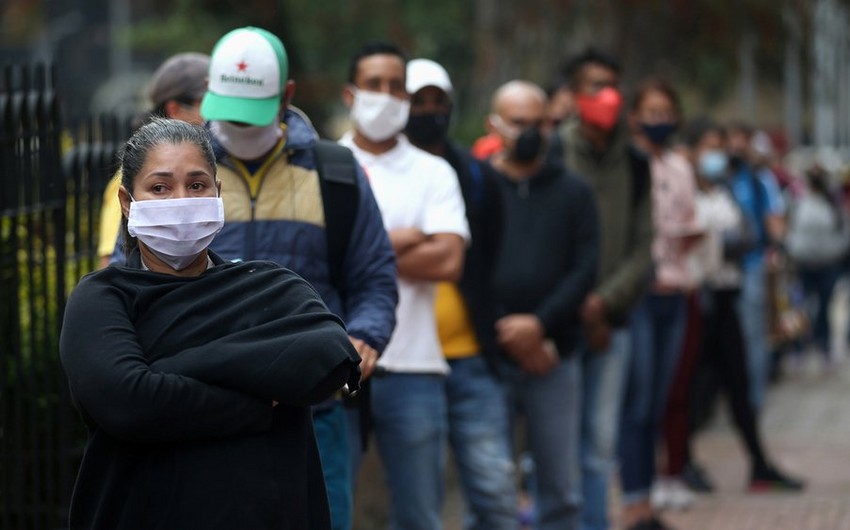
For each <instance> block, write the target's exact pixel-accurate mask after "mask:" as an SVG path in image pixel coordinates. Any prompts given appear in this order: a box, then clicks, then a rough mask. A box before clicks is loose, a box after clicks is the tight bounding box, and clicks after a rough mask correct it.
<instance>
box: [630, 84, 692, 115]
mask: <svg viewBox="0 0 850 530" xmlns="http://www.w3.org/2000/svg"><path fill="white" fill-rule="evenodd" d="M650 92H659V93H661V94H663V95H664V97H666V98H667V99H669V100H670V103H672V104H673V111H674V112H675V113H676V116H677V117H678V118H679V119H681V117H682V103H681V100H680V99H679V93H678V92H677V91H676V89H675V88H673V85H672V84H670V82H668V81H667V80H666V79H663V78H661V77H657V76H653V77H648V78H646V79H644V80H643V81H641V82H640V84H639V85H638V86H637V89H635V93H634V97H633V98H632V111H636V110H637V109H638V108H639V107H640V105H641V103H643V100H644V98H646V96H647V95H648V94H649V93H650Z"/></svg>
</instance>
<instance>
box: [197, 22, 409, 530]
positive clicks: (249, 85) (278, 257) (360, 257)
mask: <svg viewBox="0 0 850 530" xmlns="http://www.w3.org/2000/svg"><path fill="white" fill-rule="evenodd" d="M287 76H288V59H287V56H286V51H285V49H284V47H283V44H282V43H281V41H280V39H278V38H277V37H276V36H274V35H273V34H271V33H269V32H268V31H265V30H263V29H259V28H253V27H246V28H240V29H237V30H234V31H231V32H230V33H228V34H226V35H225V36H224V37H222V38H221V40H219V42H218V43H217V44H216V46H215V48H214V49H213V52H212V56H211V60H210V70H209V85H208V89H207V93H206V95H205V96H204V99H203V102H202V104H201V115H202V116H203V117H204V118H205V119H206V120H209V122H208V126H209V130H210V132H211V135H212V138H213V146H214V149H215V150H216V154H217V159H218V160H217V162H218V177H219V179H220V181H221V183H222V186H221V196H222V199H223V201H224V208H225V219H226V222H225V225H224V228H223V230H222V231H221V232H220V233H219V235H218V236H217V237H216V239H215V241H214V242H213V244H212V245H211V247H210V248H212V249H213V250H214V251H215V252H217V253H218V254H219V255H220V256H222V257H224V258H226V259H234V260H236V259H241V260H252V259H265V260H270V261H274V262H276V263H279V264H281V265H283V266H285V267H288V268H290V269H292V270H293V271H295V272H297V273H298V274H300V275H301V276H303V277H304V278H305V279H306V280H307V281H309V282H310V283H311V284H312V285H313V287H315V288H316V290H317V291H318V292H319V294H320V295H321V297H322V299H323V300H324V302H325V304H327V306H328V308H329V309H330V310H331V311H332V312H334V313H336V314H337V315H339V316H340V317H341V318H342V319H343V320H344V321H345V324H346V328H347V329H348V333H349V335H350V337H351V342H352V343H353V344H354V346H355V348H356V349H357V351H358V353H359V354H360V356H361V358H362V362H361V365H360V368H361V371H362V373H363V377H364V378H366V377H368V376H369V375H370V374H371V373H372V370H373V369H374V367H375V364H376V362H377V358H378V353H379V352H381V351H382V350H383V349H384V347H385V346H386V344H387V342H388V341H389V338H390V335H391V333H392V331H393V328H394V326H395V306H396V302H397V299H398V294H397V289H396V281H395V278H396V268H395V257H394V253H393V250H392V247H391V246H390V243H389V239H388V237H387V234H386V232H385V230H384V226H383V222H382V218H381V214H380V211H379V210H378V206H377V204H376V202H375V199H374V197H373V195H372V191H371V190H370V188H369V186H368V184H367V183H366V179H365V176H364V174H363V171H362V169H360V167H359V166H358V165H357V164H356V163H355V162H354V158H353V157H352V155H351V153H350V152H349V151H348V150H345V149H343V148H340V147H338V146H335V145H330V146H329V145H328V144H327V143H325V142H320V141H319V139H318V135H317V133H316V131H315V129H314V128H313V126H312V125H311V123H310V121H309V120H308V119H307V117H306V116H304V115H303V114H302V113H301V112H300V111H299V110H298V109H296V108H294V107H292V106H290V105H289V102H290V100H291V99H292V96H293V94H294V92H295V83H294V81H292V80H289V79H288V77H287ZM281 118H282V119H281ZM329 150H330V151H329ZM319 168H321V169H319ZM340 168H342V170H340ZM313 421H314V425H315V427H314V428H315V430H316V437H317V440H318V442H319V450H320V453H321V459H322V467H323V471H324V474H325V482H326V486H327V490H328V498H329V499H330V509H331V519H332V521H333V528H335V529H345V530H347V529H349V528H350V527H351V513H352V483H353V481H352V478H351V474H352V472H351V460H350V456H349V441H348V427H347V423H346V417H345V412H344V410H343V408H342V404H341V402H340V401H339V399H336V400H333V401H332V402H329V403H325V404H323V405H320V406H318V407H316V408H315V409H314V411H313Z"/></svg>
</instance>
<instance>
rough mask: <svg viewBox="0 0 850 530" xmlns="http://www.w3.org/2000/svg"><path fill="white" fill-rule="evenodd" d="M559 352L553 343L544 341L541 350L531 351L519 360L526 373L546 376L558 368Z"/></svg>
mask: <svg viewBox="0 0 850 530" xmlns="http://www.w3.org/2000/svg"><path fill="white" fill-rule="evenodd" d="M558 360H559V358H558V352H557V350H556V349H555V346H554V344H553V343H552V341H549V340H547V341H543V342H542V343H541V344H540V347H539V348H536V349H534V350H531V351H529V352H528V354H527V355H525V356H524V357H522V358H521V359H518V361H519V366H520V368H522V369H523V370H524V371H526V372H528V373H530V374H534V375H546V374H548V373H549V372H551V371H552V370H553V369H554V368H555V367H556V366H558Z"/></svg>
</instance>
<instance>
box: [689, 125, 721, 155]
mask: <svg viewBox="0 0 850 530" xmlns="http://www.w3.org/2000/svg"><path fill="white" fill-rule="evenodd" d="M725 148H726V145H725V142H724V141H723V136H722V135H721V134H720V133H719V132H717V131H708V132H707V133H705V134H704V135H703V136H702V138H700V140H699V142H697V144H696V146H694V149H693V153H692V158H691V159H692V161H693V162H694V163H696V162H697V161H698V160H699V159H700V156H702V155H703V154H705V153H707V152H709V151H718V150H719V151H722V150H724V149H725Z"/></svg>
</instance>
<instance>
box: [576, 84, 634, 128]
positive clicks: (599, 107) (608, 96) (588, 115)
mask: <svg viewBox="0 0 850 530" xmlns="http://www.w3.org/2000/svg"><path fill="white" fill-rule="evenodd" d="M576 102H577V103H578V111H579V115H580V116H581V119H582V121H584V122H585V123H587V124H590V125H594V126H596V127H599V128H600V129H603V130H605V131H610V130H611V129H613V128H614V126H615V125H616V124H617V119H618V118H619V117H620V110H621V109H622V108H623V96H621V95H620V92H619V91H618V90H617V89H616V88H611V87H605V88H603V89H602V90H600V91H599V92H597V93H596V94H594V95H592V96H588V95H586V94H579V95H578V97H577V98H576Z"/></svg>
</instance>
